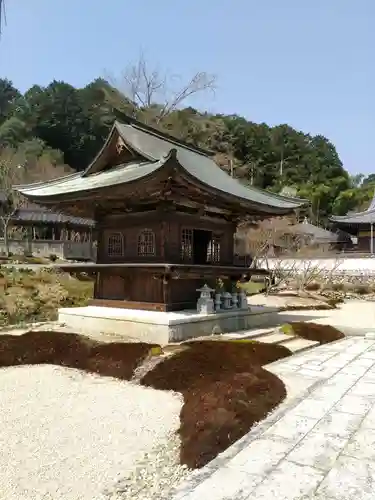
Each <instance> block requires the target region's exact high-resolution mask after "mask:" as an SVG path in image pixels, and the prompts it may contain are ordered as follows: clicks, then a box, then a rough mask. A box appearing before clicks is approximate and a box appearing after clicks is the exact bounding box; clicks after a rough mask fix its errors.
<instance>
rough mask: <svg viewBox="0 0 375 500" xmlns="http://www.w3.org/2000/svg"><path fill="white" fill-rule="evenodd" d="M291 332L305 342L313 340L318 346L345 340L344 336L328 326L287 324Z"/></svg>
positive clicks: (300, 323) (301, 323) (299, 323)
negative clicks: (305, 340)
mask: <svg viewBox="0 0 375 500" xmlns="http://www.w3.org/2000/svg"><path fill="white" fill-rule="evenodd" d="M289 325H290V327H291V329H292V331H293V332H294V333H295V334H296V335H298V336H299V337H302V338H304V339H307V340H315V341H317V342H319V343H320V344H328V343H329V342H334V341H335V340H340V339H343V338H345V335H344V334H343V333H342V332H340V330H337V328H335V327H333V326H330V325H319V324H317V323H303V322H295V323H289Z"/></svg>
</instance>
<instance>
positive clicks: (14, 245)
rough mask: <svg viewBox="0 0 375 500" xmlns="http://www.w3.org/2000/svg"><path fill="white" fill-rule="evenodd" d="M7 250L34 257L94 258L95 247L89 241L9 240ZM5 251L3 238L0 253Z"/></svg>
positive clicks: (0, 242)
mask: <svg viewBox="0 0 375 500" xmlns="http://www.w3.org/2000/svg"><path fill="white" fill-rule="evenodd" d="M8 244H9V252H11V253H12V254H13V255H24V254H27V255H33V256H34V257H47V258H48V257H49V256H50V255H56V256H57V257H58V258H59V259H65V260H93V261H95V260H96V247H95V245H94V244H93V243H92V242H90V241H85V242H76V241H59V240H33V241H30V240H12V239H10V240H9V242H8ZM5 253H6V247H5V243H4V240H3V239H2V240H0V254H5Z"/></svg>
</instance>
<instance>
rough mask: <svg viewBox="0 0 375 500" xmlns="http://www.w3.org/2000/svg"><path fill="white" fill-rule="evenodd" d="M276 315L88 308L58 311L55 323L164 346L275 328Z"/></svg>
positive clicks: (259, 310)
mask: <svg viewBox="0 0 375 500" xmlns="http://www.w3.org/2000/svg"><path fill="white" fill-rule="evenodd" d="M277 313H278V309H276V308H271V307H263V306H253V307H252V308H251V310H250V309H247V310H239V309H237V310H235V311H225V312H224V311H223V312H219V313H215V314H206V315H204V314H197V313H196V312H195V311H183V312H156V311H140V310H135V309H120V308H112V307H98V306H87V307H75V308H64V309H59V320H58V321H59V323H63V324H64V325H66V326H67V327H68V328H69V329H71V330H72V331H76V332H77V333H83V334H87V335H90V334H91V335H92V334H95V335H97V334H110V335H116V336H118V335H119V336H124V337H128V338H132V339H137V340H140V341H143V342H155V343H157V344H161V345H166V344H168V343H170V342H182V341H184V340H188V339H191V338H194V337H202V336H206V335H213V334H220V333H228V332H235V331H240V330H247V329H250V328H257V327H259V326H267V325H269V324H275V322H276V318H277Z"/></svg>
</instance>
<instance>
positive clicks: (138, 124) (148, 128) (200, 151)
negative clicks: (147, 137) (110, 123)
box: [115, 114, 215, 157]
mask: <svg viewBox="0 0 375 500" xmlns="http://www.w3.org/2000/svg"><path fill="white" fill-rule="evenodd" d="M122 117H124V120H123V121H122V119H121V120H120V119H118V120H117V119H116V120H115V124H116V122H117V123H119V124H120V125H131V126H133V127H134V128H137V129H139V130H143V131H145V132H147V133H149V134H152V135H154V136H156V137H159V138H160V139H164V140H167V141H168V142H171V143H173V144H176V145H177V146H180V147H182V148H185V149H189V150H190V151H194V152H195V153H197V154H200V155H203V156H208V157H211V156H214V155H215V151H211V150H209V149H203V148H200V147H199V146H194V144H191V143H189V142H185V141H183V140H181V139H178V138H177V137H174V136H172V135H170V134H167V133H166V132H162V131H161V130H158V129H157V128H155V127H152V126H151V125H147V124H146V123H143V122H140V121H139V120H136V119H135V118H132V117H130V116H128V115H125V114H124V115H122Z"/></svg>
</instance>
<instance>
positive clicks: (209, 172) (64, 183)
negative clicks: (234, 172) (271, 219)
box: [17, 119, 307, 213]
mask: <svg viewBox="0 0 375 500" xmlns="http://www.w3.org/2000/svg"><path fill="white" fill-rule="evenodd" d="M114 133H117V134H118V136H119V137H121V139H122V140H123V141H124V143H125V144H126V146H127V147H128V148H129V149H131V150H133V151H134V152H136V153H138V155H139V156H140V157H142V158H143V160H141V161H139V160H138V161H134V162H131V163H127V164H123V165H119V166H117V167H114V168H112V169H110V170H107V171H97V170H98V168H97V167H96V165H97V163H96V161H98V159H99V157H101V156H102V155H103V150H104V149H105V147H106V145H108V143H109V142H108V140H107V141H106V144H105V146H104V147H103V149H102V150H101V151H100V152H99V154H98V156H97V159H96V160H94V161H93V162H92V164H91V165H90V166H89V167H88V168H87V169H86V171H84V172H83V173H80V174H74V175H71V176H68V177H64V178H61V179H58V180H55V181H52V182H46V183H38V184H36V185H28V186H17V189H18V190H19V191H20V192H21V193H22V194H24V195H25V196H26V197H28V198H30V199H34V200H35V201H38V202H43V199H44V200H46V199H48V198H49V199H51V198H54V197H57V196H61V194H74V193H76V194H77V195H79V193H83V192H86V191H90V190H93V189H98V188H104V187H109V186H112V185H119V184H125V183H131V182H134V181H137V180H140V179H142V178H145V177H147V176H149V175H151V174H153V173H154V172H156V171H157V170H158V169H161V168H163V166H164V165H165V164H166V162H167V161H168V159H169V158H170V157H171V155H175V158H176V160H177V162H178V163H179V165H180V166H181V168H182V169H184V170H185V171H186V172H187V173H188V174H189V175H190V176H192V177H193V178H195V179H196V180H198V181H199V182H200V183H201V184H203V185H206V186H207V187H208V188H211V189H214V190H215V191H216V192H217V195H218V196H220V193H222V195H223V196H227V195H230V196H231V197H234V198H235V199H237V202H238V203H243V202H245V203H252V204H255V205H259V206H260V208H263V210H264V211H267V210H268V211H270V212H272V210H274V211H277V212H278V213H280V212H283V213H288V212H290V211H292V210H294V209H295V208H298V207H300V206H302V205H306V204H307V201H306V200H301V199H297V198H290V197H287V196H282V195H277V194H274V193H269V192H267V191H263V190H260V189H256V188H253V187H247V186H244V185H243V184H241V182H240V181H238V180H237V179H234V178H232V177H230V176H229V175H228V174H227V173H226V172H224V171H223V170H221V169H220V167H218V166H217V165H216V163H215V162H214V160H213V158H212V157H211V156H210V153H206V152H204V151H203V150H200V149H197V148H194V147H193V146H190V145H187V144H184V143H182V142H181V141H178V140H177V139H173V138H171V137H170V136H166V135H165V134H161V133H160V132H159V131H157V130H155V129H153V128H150V127H148V126H145V125H143V124H141V123H139V122H137V121H135V120H132V119H128V120H127V122H126V123H120V122H115V124H114V126H113V129H112V131H111V133H110V134H109V138H113V134H114ZM234 201H236V200H234Z"/></svg>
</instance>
